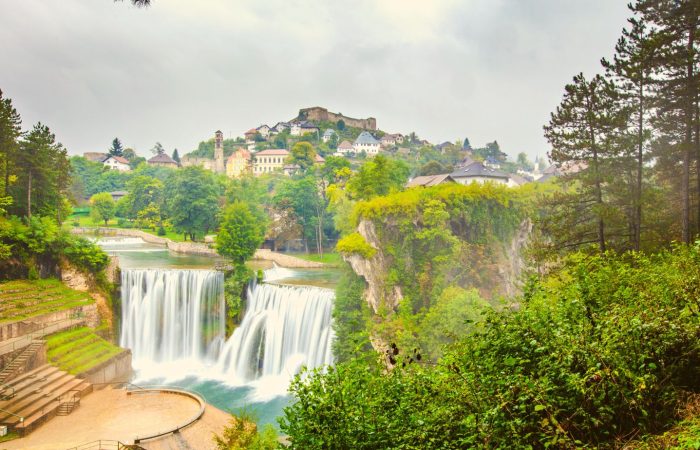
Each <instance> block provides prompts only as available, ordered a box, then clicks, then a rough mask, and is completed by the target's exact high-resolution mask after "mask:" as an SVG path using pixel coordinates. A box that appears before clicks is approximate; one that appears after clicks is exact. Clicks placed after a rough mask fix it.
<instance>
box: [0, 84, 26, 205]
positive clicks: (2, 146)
mask: <svg viewBox="0 0 700 450" xmlns="http://www.w3.org/2000/svg"><path fill="white" fill-rule="evenodd" d="M21 134H22V120H21V119H20V116H19V114H18V113H17V110H15V108H14V107H13V106H12V100H10V99H9V98H3V97H2V90H0V165H1V166H0V167H1V168H2V180H0V181H1V182H2V191H0V197H6V196H7V194H8V190H9V187H10V181H11V175H12V174H13V170H14V163H15V159H16V157H17V151H18V149H19V137H20V136H21Z"/></svg>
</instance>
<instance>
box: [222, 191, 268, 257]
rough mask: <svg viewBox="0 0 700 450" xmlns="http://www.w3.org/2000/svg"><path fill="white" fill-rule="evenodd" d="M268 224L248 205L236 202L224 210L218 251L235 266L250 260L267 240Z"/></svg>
mask: <svg viewBox="0 0 700 450" xmlns="http://www.w3.org/2000/svg"><path fill="white" fill-rule="evenodd" d="M265 228H266V223H265V221H263V220H260V214H254V213H253V212H252V211H251V207H250V206H249V205H248V204H247V203H243V202H239V201H237V202H234V203H232V204H230V205H228V206H227V207H226V209H224V211H223V214H222V218H221V227H220V228H219V233H218V234H217V236H216V249H217V251H218V252H219V254H220V255H222V256H225V257H227V258H229V259H230V260H231V261H233V263H234V264H235V265H241V264H243V263H245V262H246V261H247V260H248V259H250V258H251V257H252V256H253V255H254V254H255V250H257V249H258V247H260V245H261V244H262V243H263V241H264V240H265Z"/></svg>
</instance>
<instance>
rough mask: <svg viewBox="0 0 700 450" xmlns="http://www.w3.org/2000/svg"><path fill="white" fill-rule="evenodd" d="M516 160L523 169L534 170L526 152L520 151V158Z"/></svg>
mask: <svg viewBox="0 0 700 450" xmlns="http://www.w3.org/2000/svg"><path fill="white" fill-rule="evenodd" d="M516 161H517V163H518V166H520V168H521V169H523V170H532V168H533V165H532V163H531V162H530V160H529V159H528V158H527V155H526V154H525V153H524V152H520V153H518V158H517V160H516Z"/></svg>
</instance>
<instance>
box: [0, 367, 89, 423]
mask: <svg viewBox="0 0 700 450" xmlns="http://www.w3.org/2000/svg"><path fill="white" fill-rule="evenodd" d="M69 377H70V375H69ZM82 383H84V380H81V379H79V378H75V377H71V378H69V379H68V380H65V381H61V383H60V386H56V388H55V389H54V390H51V391H46V392H41V393H39V394H37V395H35V396H30V397H29V398H28V400H29V403H24V404H23V405H22V406H21V407H20V408H21V409H20V408H18V409H16V410H15V411H13V412H14V413H15V414H16V415H18V416H21V417H24V418H25V420H24V421H25V422H27V420H28V418H29V417H33V416H35V415H37V414H38V415H43V414H47V413H49V412H53V411H54V410H55V409H56V408H58V406H59V402H58V398H59V397H60V396H61V395H64V394H66V393H67V392H68V391H70V390H73V389H76V388H79V387H80V386H81V384H82ZM0 422H1V423H3V424H5V425H10V426H16V425H19V424H20V422H19V417H17V416H9V417H5V418H4V419H0Z"/></svg>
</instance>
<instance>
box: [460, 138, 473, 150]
mask: <svg viewBox="0 0 700 450" xmlns="http://www.w3.org/2000/svg"><path fill="white" fill-rule="evenodd" d="M462 148H463V149H464V150H471V149H472V144H470V143H469V138H464V143H462Z"/></svg>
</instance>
